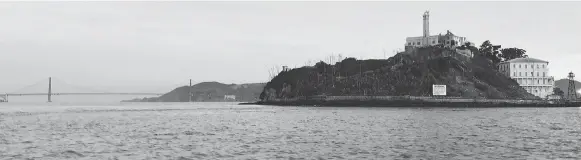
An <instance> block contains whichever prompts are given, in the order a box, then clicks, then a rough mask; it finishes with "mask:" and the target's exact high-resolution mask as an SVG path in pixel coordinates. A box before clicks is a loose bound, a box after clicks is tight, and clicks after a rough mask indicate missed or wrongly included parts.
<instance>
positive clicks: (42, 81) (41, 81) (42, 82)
mask: <svg viewBox="0 0 581 160" xmlns="http://www.w3.org/2000/svg"><path fill="white" fill-rule="evenodd" d="M45 83H46V84H47V86H48V82H47V79H43V80H39V81H38V82H36V83H34V84H31V85H28V86H25V87H22V88H20V89H17V90H15V91H12V92H9V93H7V94H15V93H21V91H23V90H25V89H30V88H32V87H35V86H36V85H40V84H45Z"/></svg>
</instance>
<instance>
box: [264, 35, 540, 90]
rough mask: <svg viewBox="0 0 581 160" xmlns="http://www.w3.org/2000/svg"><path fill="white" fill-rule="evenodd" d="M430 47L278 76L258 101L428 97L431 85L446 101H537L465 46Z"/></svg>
mask: <svg viewBox="0 0 581 160" xmlns="http://www.w3.org/2000/svg"><path fill="white" fill-rule="evenodd" d="M467 50H470V51H471V53H472V54H473V57H467V56H465V55H463V54H461V52H459V51H458V50H456V49H450V48H444V47H439V46H430V47H423V48H417V49H414V50H409V51H406V52H401V53H398V54H396V55H395V56H393V57H390V58H388V59H370V60H357V59H355V58H346V59H344V60H342V61H341V62H337V63H335V64H326V63H325V62H319V63H317V64H315V65H314V66H305V67H301V68H295V69H292V70H286V71H282V72H280V73H279V74H278V75H277V76H276V77H274V78H273V79H272V80H271V81H270V82H268V83H267V84H266V86H265V87H264V89H263V91H262V93H261V94H260V99H261V101H269V100H274V99H287V98H297V97H309V96H317V95H327V96H363V95H365V96H431V95H432V85H433V84H440V85H446V86H447V96H448V97H460V98H481V99H529V100H535V99H540V98H538V97H536V96H534V95H532V94H530V93H528V92H527V91H526V90H524V89H523V88H522V87H520V86H519V85H518V83H517V82H516V81H515V80H512V79H510V78H509V77H508V76H506V75H504V74H502V73H500V72H498V70H497V67H496V65H495V61H494V60H491V59H490V58H489V57H487V55H485V54H481V53H479V51H478V49H476V48H475V47H472V48H467Z"/></svg>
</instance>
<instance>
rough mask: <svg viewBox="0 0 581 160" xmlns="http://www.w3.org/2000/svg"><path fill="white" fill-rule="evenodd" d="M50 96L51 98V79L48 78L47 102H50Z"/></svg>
mask: <svg viewBox="0 0 581 160" xmlns="http://www.w3.org/2000/svg"><path fill="white" fill-rule="evenodd" d="M51 96H52V78H51V77H48V102H52V100H51Z"/></svg>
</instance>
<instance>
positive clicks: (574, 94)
mask: <svg viewBox="0 0 581 160" xmlns="http://www.w3.org/2000/svg"><path fill="white" fill-rule="evenodd" d="M567 78H569V87H568V88H569V89H568V90H569V91H568V93H567V99H569V100H570V101H575V100H577V88H575V74H574V73H573V72H569V76H567Z"/></svg>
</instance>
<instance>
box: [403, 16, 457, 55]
mask: <svg viewBox="0 0 581 160" xmlns="http://www.w3.org/2000/svg"><path fill="white" fill-rule="evenodd" d="M423 17H424V26H423V30H424V35H423V36H420V37H407V38H406V43H405V46H406V48H408V47H422V46H432V45H438V44H442V45H444V46H447V47H452V48H454V47H456V46H461V45H463V44H465V43H466V42H468V41H466V37H460V36H456V35H454V34H453V33H452V32H450V31H447V33H446V34H445V35H442V34H439V35H430V12H428V11H426V12H424V16H423Z"/></svg>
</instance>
